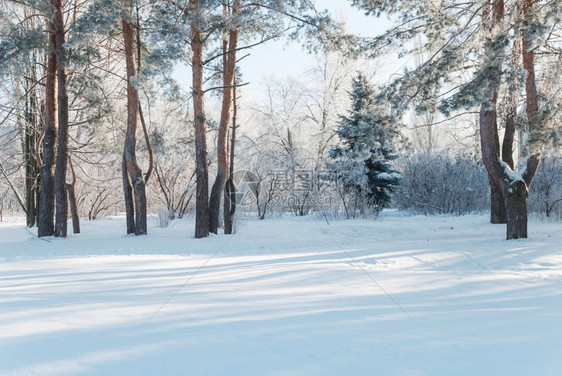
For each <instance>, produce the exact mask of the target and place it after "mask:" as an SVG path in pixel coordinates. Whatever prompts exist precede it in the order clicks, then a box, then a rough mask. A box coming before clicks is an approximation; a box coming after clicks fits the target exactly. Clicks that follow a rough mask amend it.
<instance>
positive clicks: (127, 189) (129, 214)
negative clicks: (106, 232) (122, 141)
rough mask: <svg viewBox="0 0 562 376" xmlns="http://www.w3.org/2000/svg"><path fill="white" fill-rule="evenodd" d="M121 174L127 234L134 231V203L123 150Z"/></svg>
mask: <svg viewBox="0 0 562 376" xmlns="http://www.w3.org/2000/svg"><path fill="white" fill-rule="evenodd" d="M121 176H122V179H123V193H124V195H125V218H126V223H127V234H134V233H135V204H134V203H133V187H132V186H131V182H129V173H128V172H127V160H126V159H125V152H124V151H123V158H122V159H121Z"/></svg>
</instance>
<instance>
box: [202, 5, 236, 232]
mask: <svg viewBox="0 0 562 376" xmlns="http://www.w3.org/2000/svg"><path fill="white" fill-rule="evenodd" d="M240 5H241V0H235V1H234V6H233V8H232V14H233V15H234V16H236V15H237V14H238V11H239V9H240ZM238 31H239V27H238V26H237V27H235V28H233V29H231V30H230V31H229V33H228V51H226V59H224V60H223V61H224V64H223V70H224V75H223V84H224V87H223V92H222V109H221V119H220V123H219V132H218V136H217V177H216V179H215V182H214V184H213V188H212V189H211V198H210V200H209V231H210V232H213V233H215V234H216V233H217V231H218V227H219V217H220V203H221V198H222V196H223V193H224V186H225V184H226V180H227V177H228V162H227V158H228V157H227V147H226V138H227V133H228V127H229V123H230V109H231V107H232V96H233V91H234V90H233V89H234V81H235V76H236V48H237V46H238Z"/></svg>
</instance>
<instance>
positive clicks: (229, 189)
mask: <svg viewBox="0 0 562 376" xmlns="http://www.w3.org/2000/svg"><path fill="white" fill-rule="evenodd" d="M237 113H238V107H237V103H236V77H234V87H233V88H232V133H231V136H230V161H229V172H228V174H229V176H228V181H227V182H226V186H225V193H224V233H225V234H227V235H229V234H232V233H233V230H234V215H235V214H236V186H235V185H234V180H233V178H234V147H235V146H236V128H237V127H238V125H237V123H236V116H237Z"/></svg>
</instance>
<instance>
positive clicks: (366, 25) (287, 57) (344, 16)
mask: <svg viewBox="0 0 562 376" xmlns="http://www.w3.org/2000/svg"><path fill="white" fill-rule="evenodd" d="M315 3H316V5H317V8H318V9H319V10H322V9H328V10H329V11H330V13H331V14H332V16H333V17H334V18H335V19H337V20H339V21H342V20H345V21H346V24H347V31H348V33H350V34H357V35H362V36H376V35H379V34H381V33H382V32H383V31H384V30H385V29H386V28H388V27H390V21H388V20H387V19H384V18H382V19H379V18H376V17H373V16H366V15H365V14H364V13H363V12H362V11H360V10H358V9H356V8H353V7H352V6H351V5H350V2H349V1H348V0H315ZM244 53H245V54H249V55H248V56H246V57H244V58H243V59H242V60H240V62H239V67H240V70H241V72H242V75H243V82H244V83H246V84H247V85H245V86H244V87H243V92H244V93H245V95H246V96H248V97H251V98H255V99H259V98H260V97H261V96H262V95H264V94H265V92H266V85H265V84H266V82H268V81H271V80H272V79H276V80H285V79H289V78H295V79H297V80H298V78H299V76H301V77H302V76H303V75H304V74H305V73H306V71H307V70H308V69H309V68H310V67H311V65H312V64H313V61H314V56H312V55H310V54H308V53H307V52H306V51H305V50H304V49H303V48H302V47H301V45H300V44H299V43H298V42H292V41H288V40H287V38H280V39H278V40H271V41H268V42H266V43H263V44H261V45H258V46H256V47H253V48H252V49H250V50H246V51H244ZM401 66H402V63H401V64H398V65H397V64H396V58H393V57H389V58H388V60H385V61H381V62H379V65H378V67H377V71H376V73H377V77H380V78H379V79H376V81H377V83H384V82H387V81H388V79H389V77H390V76H391V75H392V74H394V73H396V72H398V71H400V70H401ZM174 76H175V77H176V79H177V80H178V82H180V84H181V86H182V87H183V88H184V91H185V92H189V90H190V87H191V72H189V71H188V68H187V67H180V68H178V70H177V71H176V73H175V75H174Z"/></svg>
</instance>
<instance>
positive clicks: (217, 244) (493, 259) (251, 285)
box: [0, 213, 562, 376]
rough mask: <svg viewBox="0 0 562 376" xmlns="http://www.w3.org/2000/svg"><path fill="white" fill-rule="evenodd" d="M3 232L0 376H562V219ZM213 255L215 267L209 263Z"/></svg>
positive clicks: (86, 226) (387, 219) (118, 223)
mask: <svg viewBox="0 0 562 376" xmlns="http://www.w3.org/2000/svg"><path fill="white" fill-rule="evenodd" d="M82 227H83V234H81V235H78V236H70V237H69V238H68V239H54V238H49V239H47V240H48V241H44V240H40V239H37V238H34V237H33V236H32V235H31V234H30V233H28V232H27V231H26V229H25V227H24V226H23V225H22V224H21V222H17V221H15V220H12V221H8V222H2V223H0V375H17V376H21V375H275V376H289V375H291V376H292V375H448V376H450V375H510V376H513V375H560V374H561V372H562V371H561V370H562V224H560V223H543V222H540V221H538V220H533V221H531V223H530V231H529V234H530V236H531V238H530V239H527V240H519V241H509V242H507V241H505V240H503V239H504V232H505V227H504V226H501V225H490V224H489V223H488V220H487V217H485V216H465V217H460V218H458V217H421V216H415V217H401V216H396V215H394V214H392V213H390V214H388V213H387V214H386V215H383V216H382V217H381V218H379V219H378V220H376V221H367V220H351V221H330V223H329V224H328V223H327V222H326V221H324V220H315V219H313V218H311V217H307V218H291V219H290V220H289V219H277V220H266V221H246V222H245V223H244V226H243V227H242V228H241V229H239V232H238V234H237V235H235V236H225V235H219V236H212V237H210V238H208V239H200V240H195V239H193V238H192V236H193V223H192V222H191V221H189V220H186V221H174V222H172V224H171V226H170V227H169V228H165V229H161V228H157V227H156V223H155V222H153V223H152V227H150V228H149V232H150V234H149V235H148V236H143V237H134V236H125V235H123V231H124V221H123V219H119V218H115V219H107V220H99V221H95V222H84V223H83V224H82ZM212 256H214V257H212Z"/></svg>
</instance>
